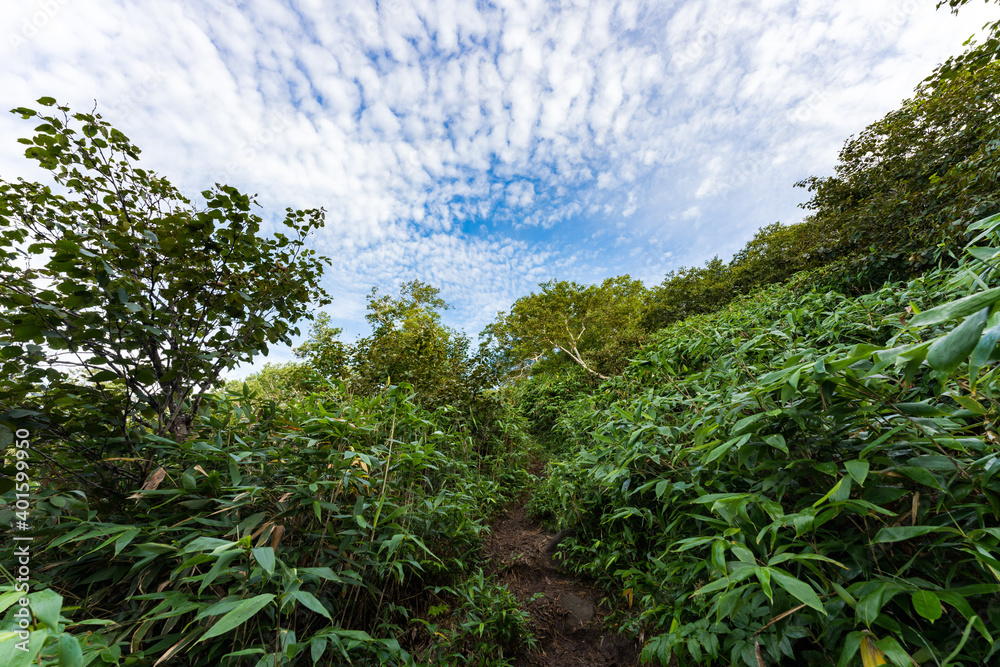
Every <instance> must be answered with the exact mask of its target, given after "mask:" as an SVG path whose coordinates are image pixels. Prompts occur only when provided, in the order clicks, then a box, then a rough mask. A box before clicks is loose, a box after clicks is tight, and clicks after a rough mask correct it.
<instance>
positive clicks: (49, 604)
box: [28, 588, 63, 631]
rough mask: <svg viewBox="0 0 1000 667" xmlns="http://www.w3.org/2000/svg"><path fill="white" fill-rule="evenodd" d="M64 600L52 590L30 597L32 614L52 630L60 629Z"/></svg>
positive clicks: (39, 592) (33, 594) (32, 594)
mask: <svg viewBox="0 0 1000 667" xmlns="http://www.w3.org/2000/svg"><path fill="white" fill-rule="evenodd" d="M62 601H63V598H62V596H61V595H59V594H58V593H56V592H55V591H54V590H52V589H49V588H47V589H45V590H42V591H38V592H37V593H31V594H30V595H28V604H29V605H31V612H32V613H33V614H34V615H35V618H37V619H38V620H39V621H41V622H42V623H44V624H45V625H46V626H48V627H49V629H50V630H53V631H56V630H58V629H59V611H60V610H61V609H62Z"/></svg>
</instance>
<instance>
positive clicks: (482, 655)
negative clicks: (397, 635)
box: [420, 569, 541, 667]
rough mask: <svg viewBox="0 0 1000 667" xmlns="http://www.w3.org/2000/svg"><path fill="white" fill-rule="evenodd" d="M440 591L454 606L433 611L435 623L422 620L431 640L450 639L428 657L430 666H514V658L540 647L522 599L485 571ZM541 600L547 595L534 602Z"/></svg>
mask: <svg viewBox="0 0 1000 667" xmlns="http://www.w3.org/2000/svg"><path fill="white" fill-rule="evenodd" d="M435 593H436V594H440V593H445V594H447V595H448V596H449V597H450V599H452V600H454V604H453V606H449V605H441V606H439V607H436V608H432V612H431V613H432V616H433V617H434V618H433V622H431V621H428V620H423V619H421V620H420V622H421V623H422V624H423V625H424V626H425V627H426V628H427V632H428V633H429V634H430V635H431V636H439V637H442V638H444V639H445V640H446V643H443V644H442V643H438V644H437V645H436V646H435V647H434V648H433V649H432V650H431V651H429V652H428V655H426V656H422V659H426V660H428V662H429V664H435V665H437V664H441V665H452V664H456V662H461V663H464V664H471V665H477V666H481V667H486V666H487V665H488V666H490V667H503V666H507V665H511V664H513V663H512V662H511V661H510V658H511V657H514V656H517V655H518V654H519V653H521V652H523V651H524V650H525V649H535V648H537V645H538V642H537V641H536V640H535V637H534V635H533V633H532V629H531V616H530V614H528V612H527V611H525V610H524V609H523V608H522V605H521V603H519V602H518V600H517V596H515V595H514V594H513V593H512V592H511V591H510V590H509V589H508V588H507V587H506V586H500V585H498V584H496V583H494V582H493V581H492V580H491V579H490V578H489V577H487V576H486V575H484V574H483V571H482V570H481V569H480V570H478V571H477V572H476V573H474V574H473V575H471V576H470V577H467V578H466V579H463V580H462V581H461V582H460V583H459V584H457V585H456V586H454V587H446V586H442V587H440V588H437V589H435ZM538 597H541V593H538V594H536V595H535V598H532V600H530V601H528V603H529V604H530V602H533V601H534V599H537V598H538ZM449 612H450V613H449Z"/></svg>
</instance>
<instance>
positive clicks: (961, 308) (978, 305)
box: [910, 287, 1000, 327]
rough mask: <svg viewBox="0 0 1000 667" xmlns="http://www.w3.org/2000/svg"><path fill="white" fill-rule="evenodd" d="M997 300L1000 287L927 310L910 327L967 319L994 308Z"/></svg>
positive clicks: (916, 317) (914, 319) (915, 318)
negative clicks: (987, 308)
mask: <svg viewBox="0 0 1000 667" xmlns="http://www.w3.org/2000/svg"><path fill="white" fill-rule="evenodd" d="M997 300H1000V287H994V288H993V289H988V290H986V291H985V292H979V293H978V294H973V295H971V296H967V297H965V298H964V299H958V300H956V301H951V302H949V303H946V304H942V305H940V306H938V307H936V308H931V309H930V310H925V311H924V312H922V313H920V314H919V315H915V316H914V317H913V319H911V320H910V326H914V327H927V326H931V325H932V324H940V323H942V322H947V321H949V320H956V319H958V318H959V317H966V316H967V315H971V314H973V313H975V312H977V311H980V310H982V309H983V308H986V307H988V306H992V305H993V304H994V303H996V301H997Z"/></svg>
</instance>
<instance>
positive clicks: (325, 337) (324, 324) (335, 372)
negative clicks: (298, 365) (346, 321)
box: [294, 313, 350, 378]
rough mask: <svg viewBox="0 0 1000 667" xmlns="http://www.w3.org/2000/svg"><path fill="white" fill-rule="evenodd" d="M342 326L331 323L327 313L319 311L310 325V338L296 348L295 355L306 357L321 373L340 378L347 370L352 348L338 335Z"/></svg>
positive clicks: (341, 331)
mask: <svg viewBox="0 0 1000 667" xmlns="http://www.w3.org/2000/svg"><path fill="white" fill-rule="evenodd" d="M343 331H344V330H343V329H342V328H340V327H334V326H331V324H330V316H329V315H328V314H327V313H318V314H317V315H316V316H315V318H314V319H313V321H312V323H311V324H310V325H309V338H308V339H307V340H306V342H304V343H302V344H301V345H299V346H298V347H297V348H295V350H294V352H295V356H296V357H298V358H299V359H304V360H305V361H306V363H308V365H309V366H310V367H312V368H313V369H315V370H316V372H318V373H319V374H320V375H323V376H325V377H330V378H339V377H341V376H342V375H344V374H345V373H346V371H347V365H348V360H349V357H350V349H349V348H348V346H347V345H345V344H344V343H343V342H341V341H340V340H339V339H338V338H337V337H338V336H339V335H340V334H341V333H343Z"/></svg>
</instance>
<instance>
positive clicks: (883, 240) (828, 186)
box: [798, 45, 1000, 285]
mask: <svg viewBox="0 0 1000 667" xmlns="http://www.w3.org/2000/svg"><path fill="white" fill-rule="evenodd" d="M984 48H985V49H989V48H991V47H989V46H988V45H984V46H982V47H975V48H973V49H970V51H969V52H967V53H966V54H965V56H964V58H965V62H966V63H967V66H966V67H963V68H960V69H955V68H954V67H953V66H951V65H947V64H946V65H943V66H941V67H939V68H938V69H937V70H935V73H934V74H933V75H932V76H931V77H929V78H928V79H927V80H926V81H925V82H923V83H922V84H921V85H920V86H919V87H918V88H917V90H916V93H915V95H914V96H913V98H911V99H910V100H908V101H906V102H905V103H904V104H903V105H902V106H901V107H900V108H899V109H897V110H895V111H892V112H890V113H889V114H887V115H886V116H885V117H884V118H883V119H881V120H879V121H877V122H875V123H873V124H871V125H869V126H868V127H867V128H865V130H864V131H863V132H861V133H860V134H859V135H858V136H857V137H852V138H851V139H850V140H848V141H847V143H846V144H845V145H844V147H843V149H842V150H841V152H840V163H839V164H838V165H837V167H836V174H835V175H834V176H830V177H826V178H817V177H812V178H809V179H806V180H805V181H802V182H801V183H799V184H798V185H800V186H802V187H805V188H807V189H808V190H809V191H810V192H811V193H812V199H811V200H810V201H809V202H808V203H807V204H805V208H807V209H810V210H812V211H813V212H814V213H813V214H812V216H811V217H810V219H808V220H807V222H806V224H807V225H809V226H811V227H813V228H814V229H815V232H814V233H815V236H816V243H817V249H816V251H815V252H817V253H820V252H822V253H824V254H826V256H827V257H829V258H830V259H833V260H841V261H842V262H843V274H844V275H845V276H848V277H851V279H852V280H853V281H854V282H855V283H857V284H861V285H863V284H864V283H865V282H872V283H874V284H880V283H881V282H882V281H884V280H885V279H887V278H888V277H889V276H892V275H895V276H897V277H906V276H910V275H915V274H916V273H917V272H919V271H922V270H925V269H926V268H928V267H930V266H933V265H934V264H935V262H936V261H937V260H938V259H939V258H940V257H941V256H942V255H941V253H942V247H943V248H945V249H947V248H949V247H953V246H955V245H956V244H957V245H960V242H961V234H962V232H963V231H964V229H965V227H966V225H968V224H969V222H970V221H972V220H975V219H976V218H978V217H981V216H984V215H988V214H991V213H995V212H996V211H997V210H1000V199H998V198H997V195H996V182H997V178H998V175H1000V153H998V139H1000V135H998V134H997V132H998V130H997V128H996V123H994V122H993V120H992V119H995V118H996V116H997V113H998V112H1000V98H998V97H997V95H996V91H997V89H998V87H1000V63H997V62H996V61H993V60H990V61H977V60H976V58H975V56H976V54H980V53H982V52H983V49H984ZM973 62H975V64H974V65H973V64H972V63H973Z"/></svg>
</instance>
